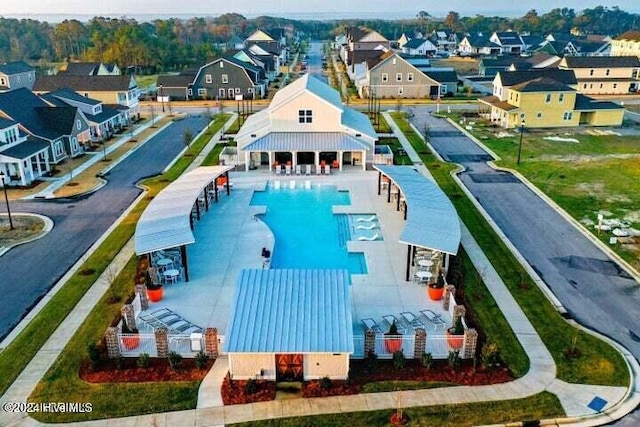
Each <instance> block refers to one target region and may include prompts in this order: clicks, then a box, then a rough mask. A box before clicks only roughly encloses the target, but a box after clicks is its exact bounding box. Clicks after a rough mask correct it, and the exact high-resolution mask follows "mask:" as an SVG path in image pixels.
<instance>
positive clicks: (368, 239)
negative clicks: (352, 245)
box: [358, 233, 380, 242]
mask: <svg viewBox="0 0 640 427" xmlns="http://www.w3.org/2000/svg"><path fill="white" fill-rule="evenodd" d="M358 240H360V241H363V242H371V241H373V240H380V235H379V234H378V233H376V234H374V235H373V236H369V237H367V236H360V237H358Z"/></svg>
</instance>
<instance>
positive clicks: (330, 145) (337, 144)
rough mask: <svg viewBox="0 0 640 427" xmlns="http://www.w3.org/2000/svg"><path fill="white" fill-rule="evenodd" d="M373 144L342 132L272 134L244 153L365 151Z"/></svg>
mask: <svg viewBox="0 0 640 427" xmlns="http://www.w3.org/2000/svg"><path fill="white" fill-rule="evenodd" d="M363 150H367V151H369V150H371V144H367V143H366V142H364V141H359V140H358V139H357V138H355V137H353V136H350V135H347V134H344V133H340V132H271V133H269V134H267V135H265V136H263V137H262V138H258V139H257V140H255V141H254V142H252V143H250V144H247V145H246V146H244V147H242V151H363Z"/></svg>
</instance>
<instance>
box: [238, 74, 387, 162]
mask: <svg viewBox="0 0 640 427" xmlns="http://www.w3.org/2000/svg"><path fill="white" fill-rule="evenodd" d="M377 138H378V137H377V134H376V132H375V130H374V129H373V126H372V125H371V122H370V121H369V118H368V117H367V116H366V115H364V114H363V113H360V112H358V111H356V110H354V109H352V108H349V107H346V106H345V105H343V104H342V101H341V98H340V93H339V92H338V91H336V90H335V89H333V88H332V87H331V86H329V85H327V84H326V83H323V82H321V81H320V80H318V79H317V78H315V77H311V76H310V75H309V74H305V75H304V76H302V77H301V78H299V79H298V80H296V81H294V82H292V83H291V84H289V85H287V86H285V87H283V88H282V89H280V90H279V91H278V92H276V94H275V96H274V97H273V99H272V100H271V103H270V104H269V107H267V108H266V109H264V110H262V111H259V112H257V113H255V114H252V115H251V116H249V117H248V118H247V120H246V122H245V123H244V124H243V125H242V127H241V128H240V130H239V131H238V133H237V135H236V142H237V144H238V149H239V151H240V153H244V156H245V157H244V159H245V167H246V170H249V169H250V168H252V167H257V166H258V165H266V166H268V167H269V168H271V167H272V166H273V165H274V164H275V162H278V163H279V164H281V165H286V164H287V163H288V164H289V165H291V167H292V168H293V169H294V170H295V167H296V165H315V167H316V168H317V167H318V165H321V164H322V163H326V164H328V165H332V164H334V161H335V162H336V165H337V166H338V168H339V169H342V168H343V165H352V166H357V167H358V168H361V169H366V166H367V164H371V162H372V161H373V154H374V153H373V151H374V150H373V147H374V145H375V141H376V140H377Z"/></svg>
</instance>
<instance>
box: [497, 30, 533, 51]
mask: <svg viewBox="0 0 640 427" xmlns="http://www.w3.org/2000/svg"><path fill="white" fill-rule="evenodd" d="M489 40H490V41H492V42H493V43H495V44H497V45H498V46H500V48H501V49H502V53H503V54H505V55H509V54H517V55H519V54H521V53H522V52H524V51H525V50H526V48H527V46H526V45H525V43H524V42H523V41H522V39H521V38H520V35H519V34H518V33H517V32H515V31H496V32H494V33H493V34H491V37H489Z"/></svg>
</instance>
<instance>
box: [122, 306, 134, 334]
mask: <svg viewBox="0 0 640 427" xmlns="http://www.w3.org/2000/svg"><path fill="white" fill-rule="evenodd" d="M120 314H122V317H123V318H124V319H125V321H126V322H127V326H128V327H129V328H135V327H136V318H135V316H134V314H133V306H132V305H131V304H125V305H123V306H122V308H121V309H120Z"/></svg>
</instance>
